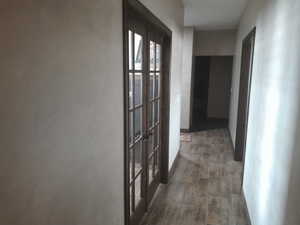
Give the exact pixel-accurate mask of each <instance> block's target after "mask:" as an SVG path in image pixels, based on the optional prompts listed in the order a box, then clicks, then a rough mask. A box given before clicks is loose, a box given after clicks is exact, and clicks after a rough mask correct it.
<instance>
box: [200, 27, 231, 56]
mask: <svg viewBox="0 0 300 225" xmlns="http://www.w3.org/2000/svg"><path fill="white" fill-rule="evenodd" d="M235 43H236V30H216V31H195V45H194V46H195V48H194V55H195V56H217V55H219V56H222V55H223V56H224V55H234V53H235Z"/></svg>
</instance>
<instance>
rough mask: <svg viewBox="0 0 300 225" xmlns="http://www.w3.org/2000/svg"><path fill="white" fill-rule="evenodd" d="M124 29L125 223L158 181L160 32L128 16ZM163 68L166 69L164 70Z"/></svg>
mask: <svg viewBox="0 0 300 225" xmlns="http://www.w3.org/2000/svg"><path fill="white" fill-rule="evenodd" d="M127 28H128V29H127V31H126V40H127V43H126V46H127V47H126V54H127V55H126V58H127V60H126V71H127V72H126V74H125V80H126V82H127V84H126V85H125V90H127V91H126V92H125V94H126V98H127V99H126V101H125V102H127V104H126V113H125V116H126V118H125V119H126V121H127V123H126V126H125V127H126V131H125V133H126V135H125V136H126V140H125V143H126V145H127V146H126V149H125V151H126V152H125V170H126V171H125V192H126V195H125V207H126V212H125V213H126V218H128V219H127V220H126V224H130V225H137V224H139V222H140V221H141V219H142V218H143V216H144V215H145V213H146V211H147V209H148V206H149V204H150V202H151V200H152V198H153V196H154V194H155V191H156V190H157V188H158V185H159V183H160V182H161V180H162V179H161V174H162V172H161V168H163V167H168V165H163V164H162V133H163V132H162V119H161V118H162V116H163V107H162V102H163V99H164V98H163V95H162V87H163V85H162V80H163V77H164V74H165V73H166V72H163V70H162V68H163V67H162V64H163V63H162V58H163V57H165V55H168V54H165V55H163V49H164V34H163V32H160V31H159V30H157V29H155V27H154V26H153V25H151V24H149V23H148V22H146V21H144V20H142V19H137V18H136V17H135V16H132V17H129V20H128V24H127ZM165 71H167V70H165Z"/></svg>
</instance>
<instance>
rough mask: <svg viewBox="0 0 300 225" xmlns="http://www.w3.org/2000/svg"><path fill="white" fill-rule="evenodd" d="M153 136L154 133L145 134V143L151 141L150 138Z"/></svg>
mask: <svg viewBox="0 0 300 225" xmlns="http://www.w3.org/2000/svg"><path fill="white" fill-rule="evenodd" d="M152 135H153V132H149V133H145V134H144V135H143V138H142V139H143V141H146V140H149V138H150V137H151V136H152Z"/></svg>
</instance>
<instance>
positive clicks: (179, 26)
mask: <svg viewBox="0 0 300 225" xmlns="http://www.w3.org/2000/svg"><path fill="white" fill-rule="evenodd" d="M140 2H142V3H143V4H144V5H145V6H146V7H147V8H149V9H150V10H151V11H152V12H153V13H154V14H155V15H156V16H157V17H158V18H159V19H160V20H161V21H162V22H163V23H164V24H165V25H166V26H168V27H169V29H170V30H171V31H172V50H171V51H172V53H171V84H170V88H171V106H170V147H169V148H170V149H169V152H170V163H169V166H170V167H171V166H172V164H173V162H174V160H175V157H176V155H177V153H178V151H179V147H180V109H181V84H180V83H181V73H182V66H181V65H182V42H183V5H182V2H181V0H164V1H161V0H151V1H148V0H140Z"/></svg>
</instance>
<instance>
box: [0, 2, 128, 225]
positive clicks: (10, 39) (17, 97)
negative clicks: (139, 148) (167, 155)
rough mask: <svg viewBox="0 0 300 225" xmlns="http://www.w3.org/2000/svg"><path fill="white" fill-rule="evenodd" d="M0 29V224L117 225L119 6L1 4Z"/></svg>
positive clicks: (120, 121)
mask: <svg viewBox="0 0 300 225" xmlns="http://www.w3.org/2000/svg"><path fill="white" fill-rule="evenodd" d="M0 29H1V35H0V45H1V51H0V59H1V60H0V74H1V75H0V118H1V126H0V149H1V150H0V200H1V201H0V224H3V225H4V224H5V225H82V224H84V225H96V224H97V225H104V224H107V225H122V224H123V221H124V218H123V217H124V216H123V214H124V212H123V210H124V207H123V199H124V192H123V184H124V182H123V174H124V173H123V172H124V171H123V160H124V159H123V151H124V148H123V142H124V139H123V55H122V48H123V45H122V1H121V0H110V1H104V0H89V1H82V0H72V1H69V0H66V1H61V0H43V1H38V0H32V1H27V0H3V1H1V3H0Z"/></svg>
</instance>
